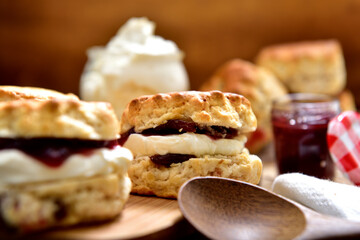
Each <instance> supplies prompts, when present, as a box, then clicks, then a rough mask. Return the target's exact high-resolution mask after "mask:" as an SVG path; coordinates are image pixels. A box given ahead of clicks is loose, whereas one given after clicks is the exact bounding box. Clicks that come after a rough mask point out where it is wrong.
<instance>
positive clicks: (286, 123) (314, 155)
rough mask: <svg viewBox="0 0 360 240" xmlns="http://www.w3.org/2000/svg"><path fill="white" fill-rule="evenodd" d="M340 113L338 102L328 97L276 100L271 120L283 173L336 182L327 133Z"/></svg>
mask: <svg viewBox="0 0 360 240" xmlns="http://www.w3.org/2000/svg"><path fill="white" fill-rule="evenodd" d="M339 113H340V104H339V102H338V100H337V99H335V98H332V97H330V96H327V95H320V94H310V93H296V94H288V95H285V96H283V97H281V98H279V99H276V100H275V101H274V102H273V105H272V112H271V118H272V126H273V132H274V141H275V142H274V145H275V154H276V160H277V166H278V170H279V173H289V172H301V173H304V174H306V175H311V176H315V177H318V178H323V179H333V177H334V163H333V161H332V160H331V157H330V154H329V150H328V146H327V142H326V133H327V127H328V123H329V121H330V120H331V119H332V118H333V117H335V116H336V115H337V114H339Z"/></svg>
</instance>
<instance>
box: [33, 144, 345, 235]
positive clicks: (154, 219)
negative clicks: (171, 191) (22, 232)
mask: <svg viewBox="0 0 360 240" xmlns="http://www.w3.org/2000/svg"><path fill="white" fill-rule="evenodd" d="M272 149H273V148H272V147H271V146H269V147H268V148H267V149H265V151H263V152H262V153H260V154H259V156H260V158H261V159H262V161H263V172H262V177H261V182H260V186H262V187H264V188H266V189H270V188H271V185H272V182H273V180H274V179H275V177H276V176H277V169H276V166H275V161H274V160H273V159H274V157H273V156H274V153H273V150H272ZM336 176H337V177H336V179H335V181H337V182H346V181H347V180H346V179H344V178H343V177H341V174H340V173H337V175H336ZM184 221H185V220H184V218H183V216H182V214H181V211H180V209H179V206H178V203H177V201H176V200H171V199H163V198H157V197H145V196H136V195H131V196H130V198H129V200H128V202H127V203H126V205H125V208H124V209H123V211H122V214H121V215H120V216H119V217H118V218H116V219H115V220H114V221H110V222H107V223H103V224H97V225H90V226H80V227H73V228H66V229H61V230H60V229H59V230H53V231H49V232H46V233H42V234H40V235H35V237H36V238H46V239H79V240H82V239H89V240H91V239H136V238H138V239H139V238H143V239H145V238H146V239H148V238H150V239H158V238H159V237H158V236H159V234H157V233H159V232H164V231H167V233H166V234H165V235H164V234H162V235H161V234H160V236H162V237H161V238H166V239H169V238H172V239H173V237H171V236H174V234H176V236H177V237H179V234H181V233H184V232H186V231H189V229H190V228H192V227H191V226H190V225H189V223H186V224H183V223H182V222H184ZM179 228H180V229H179ZM193 230H194V229H193ZM164 236H168V237H164Z"/></svg>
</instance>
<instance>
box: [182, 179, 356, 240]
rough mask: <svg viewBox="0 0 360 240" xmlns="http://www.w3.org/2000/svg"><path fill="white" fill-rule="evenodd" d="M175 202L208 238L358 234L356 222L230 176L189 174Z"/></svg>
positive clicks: (325, 236) (306, 237)
mask: <svg viewBox="0 0 360 240" xmlns="http://www.w3.org/2000/svg"><path fill="white" fill-rule="evenodd" d="M178 202H179V206H180V209H181V211H182V213H183V215H184V216H185V218H186V219H187V220H188V221H189V222H190V223H191V224H192V225H193V226H194V227H195V228H196V229H197V230H199V231H200V232H201V233H203V234H204V235H205V236H207V237H209V238H211V239H294V238H296V239H316V238H321V239H324V238H341V239H344V238H345V237H346V238H354V239H355V238H359V237H360V222H351V221H347V220H344V219H340V218H336V217H330V216H325V215H322V214H319V213H317V212H314V211H313V210H310V209H309V208H306V207H304V206H302V205H300V204H298V203H295V202H293V201H291V200H289V199H286V198H284V197H281V196H280V195H277V194H274V193H272V192H270V191H268V190H266V189H263V188H261V187H259V186H256V185H253V184H249V183H245V182H241V181H236V180H232V179H226V178H218V177H197V178H193V179H191V180H189V181H188V182H186V183H185V184H184V185H183V186H182V187H181V189H180V192H179V196H178ZM359 207H360V203H359Z"/></svg>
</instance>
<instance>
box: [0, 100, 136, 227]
mask: <svg viewBox="0 0 360 240" xmlns="http://www.w3.org/2000/svg"><path fill="white" fill-rule="evenodd" d="M118 130H119V126H118V121H117V118H116V115H115V113H114V111H113V109H112V107H111V105H110V104H108V103H100V102H82V101H79V100H71V99H54V100H44V101H36V100H19V101H9V102H0V214H1V215H0V216H1V220H2V221H3V223H5V225H6V226H8V227H10V228H15V229H17V230H19V231H21V232H29V231H35V230H41V229H45V228H50V227H56V226H68V225H73V224H78V223H83V222H90V221H100V220H105V219H111V218H114V217H115V216H117V215H118V214H119V213H120V211H121V210H122V208H123V206H124V203H125V202H126V200H127V199H128V197H129V193H130V189H131V181H130V179H129V178H128V175H127V169H128V166H129V164H130V162H131V160H132V154H131V152H130V151H129V150H127V149H125V148H122V147H121V146H120V145H119V144H118Z"/></svg>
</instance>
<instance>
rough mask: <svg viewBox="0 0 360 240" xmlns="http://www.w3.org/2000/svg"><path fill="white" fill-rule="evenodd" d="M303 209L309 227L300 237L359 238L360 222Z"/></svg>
mask: <svg viewBox="0 0 360 240" xmlns="http://www.w3.org/2000/svg"><path fill="white" fill-rule="evenodd" d="M302 209H303V211H304V214H305V216H306V221H307V224H306V225H307V227H306V229H305V231H304V232H303V234H302V235H301V236H300V237H299V239H309V238H311V239H317V238H321V239H328V238H341V239H345V238H347V239H349V238H354V239H355V238H356V239H359V237H360V222H354V221H349V220H345V219H342V218H337V217H331V216H326V215H321V214H318V213H316V212H314V211H312V210H309V209H304V208H302Z"/></svg>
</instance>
